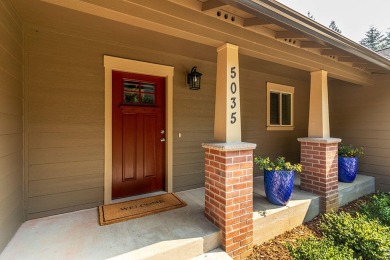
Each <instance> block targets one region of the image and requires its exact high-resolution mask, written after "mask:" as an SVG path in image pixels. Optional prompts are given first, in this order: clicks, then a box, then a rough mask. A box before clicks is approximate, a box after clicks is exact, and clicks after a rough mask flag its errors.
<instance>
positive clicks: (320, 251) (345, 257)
mask: <svg viewBox="0 0 390 260" xmlns="http://www.w3.org/2000/svg"><path fill="white" fill-rule="evenodd" d="M287 248H288V250H289V251H290V254H291V256H292V257H293V258H294V259H297V260H330V259H332V260H350V259H351V260H352V259H354V257H353V250H351V249H349V248H348V247H346V246H343V245H341V246H336V245H334V243H333V241H331V240H328V239H322V240H316V239H314V238H309V239H304V240H301V241H298V242H297V246H296V247H294V246H292V245H290V244H288V245H287Z"/></svg>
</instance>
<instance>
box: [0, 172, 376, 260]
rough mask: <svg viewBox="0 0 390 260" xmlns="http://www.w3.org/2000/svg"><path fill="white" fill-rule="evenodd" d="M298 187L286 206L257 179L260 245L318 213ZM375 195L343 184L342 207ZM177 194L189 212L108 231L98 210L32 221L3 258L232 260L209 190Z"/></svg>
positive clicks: (362, 179) (362, 181)
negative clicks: (210, 209) (270, 197)
mask: <svg viewBox="0 0 390 260" xmlns="http://www.w3.org/2000/svg"><path fill="white" fill-rule="evenodd" d="M299 183H300V181H299V175H297V176H296V180H295V185H296V186H295V187H294V193H293V196H292V199H291V200H290V202H289V203H288V204H287V206H284V207H281V206H275V205H272V204H270V203H269V202H268V201H267V200H266V199H265V197H264V187H263V178H262V177H257V178H255V179H254V210H253V211H254V213H253V218H254V242H255V243H262V242H264V241H267V240H269V239H271V238H272V237H274V236H276V235H278V234H280V233H283V232H284V231H286V230H289V229H292V228H293V227H295V226H297V225H299V224H301V223H302V222H304V221H307V220H310V219H312V218H313V217H314V216H315V215H317V214H318V212H319V199H318V196H316V195H313V194H310V193H308V192H304V191H301V190H300V189H299V186H298V185H299ZM374 191H375V186H374V178H373V177H368V176H363V175H358V178H357V179H356V180H355V182H354V183H352V184H345V183H341V184H339V192H340V200H341V201H340V204H345V202H346V201H348V200H353V199H355V198H357V197H360V196H362V195H364V194H367V193H371V192H374ZM177 194H178V195H179V196H180V198H182V199H183V200H184V201H186V202H187V204H188V205H187V206H186V207H183V208H179V209H175V210H171V211H167V212H162V213H158V214H155V215H150V216H146V217H142V218H138V219H133V220H129V221H126V222H120V223H116V224H112V225H108V226H99V224H98V213H97V209H96V208H93V209H87V210H82V211H77V212H72V213H67V214H62V215H56V216H51V217H46V218H40V219H35V220H30V221H27V222H25V223H23V225H22V226H21V227H20V228H19V230H18V231H17V233H16V234H15V236H14V237H13V239H12V240H11V241H10V243H9V244H8V245H7V247H6V248H5V249H4V251H3V252H2V254H1V255H0V259H164V258H166V259H170V260H171V259H191V258H194V257H197V258H196V259H206V258H207V259H229V257H228V256H227V255H226V253H224V252H221V250H218V247H219V246H220V244H221V240H220V232H219V230H218V229H217V228H216V227H215V226H214V225H213V224H211V223H210V222H209V221H208V220H207V219H206V218H205V216H204V188H199V189H194V190H188V191H183V192H178V193H177ZM214 249H216V250H214ZM213 250H214V251H213ZM210 251H211V252H210ZM206 252H209V253H207V254H204V253H206ZM202 254H203V256H202Z"/></svg>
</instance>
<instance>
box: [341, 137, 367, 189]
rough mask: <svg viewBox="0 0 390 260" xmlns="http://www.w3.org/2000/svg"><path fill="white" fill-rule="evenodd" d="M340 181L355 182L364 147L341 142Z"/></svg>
mask: <svg viewBox="0 0 390 260" xmlns="http://www.w3.org/2000/svg"><path fill="white" fill-rule="evenodd" d="M338 154H339V158H338V162H339V172H338V175H339V181H341V182H349V183H350V182H353V181H354V180H355V178H356V174H357V171H358V162H359V161H358V157H359V156H361V155H363V154H364V152H363V147H354V146H352V145H344V144H340V146H339V151H338Z"/></svg>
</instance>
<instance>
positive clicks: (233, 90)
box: [230, 67, 237, 124]
mask: <svg viewBox="0 0 390 260" xmlns="http://www.w3.org/2000/svg"><path fill="white" fill-rule="evenodd" d="M236 76H237V72H236V67H231V68H230V78H231V79H232V80H233V81H232V83H231V84H230V92H231V93H232V97H231V98H230V101H231V104H230V108H231V109H232V110H231V111H232V112H231V114H230V123H231V124H235V123H236V121H237V118H236V114H237V112H235V111H234V110H235V108H236V106H237V103H236V98H237V97H236V96H235V95H236V92H237V84H236V82H235V80H234V79H235V78H236Z"/></svg>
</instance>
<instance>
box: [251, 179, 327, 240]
mask: <svg viewBox="0 0 390 260" xmlns="http://www.w3.org/2000/svg"><path fill="white" fill-rule="evenodd" d="M299 183H300V182H299V176H297V177H296V179H295V182H294V191H293V194H292V196H291V199H290V201H289V203H288V204H287V205H286V206H277V205H273V204H271V203H270V202H268V201H267V199H266V197H265V190H264V181H263V177H262V176H261V177H257V178H255V181H254V187H253V190H254V197H253V241H254V244H262V243H264V242H266V241H268V240H270V239H272V238H274V237H276V236H278V235H280V234H283V233H284V232H286V231H288V230H291V229H293V228H295V227H297V226H299V225H301V224H302V223H303V222H306V221H309V220H311V219H313V218H314V217H315V216H317V215H318V214H319V211H320V200H319V197H318V196H317V195H314V194H312V193H309V192H305V191H302V190H300V188H299Z"/></svg>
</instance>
